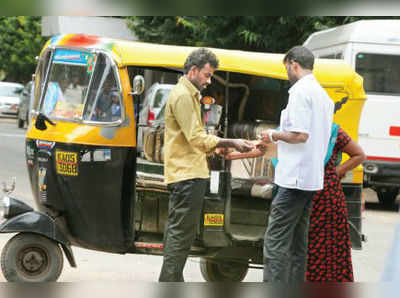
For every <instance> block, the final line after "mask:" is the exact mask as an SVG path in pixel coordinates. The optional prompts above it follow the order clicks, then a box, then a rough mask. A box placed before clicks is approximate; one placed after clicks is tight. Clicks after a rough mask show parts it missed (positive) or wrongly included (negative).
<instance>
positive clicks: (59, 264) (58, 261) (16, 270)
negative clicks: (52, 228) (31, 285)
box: [1, 233, 64, 282]
mask: <svg viewBox="0 0 400 298" xmlns="http://www.w3.org/2000/svg"><path fill="white" fill-rule="evenodd" d="M63 262H64V259H63V254H62V251H61V249H60V247H59V246H58V244H57V243H56V242H55V241H53V240H50V239H48V238H46V237H43V236H41V235H37V234H31V233H20V234H18V235H16V236H14V237H13V238H11V239H10V240H9V241H8V242H7V244H6V246H5V247H4V248H3V250H2V253H1V270H2V271H3V274H4V277H5V278H6V279H7V280H8V281H11V282H49V281H56V280H57V279H58V277H59V276H60V274H61V271H62V269H63Z"/></svg>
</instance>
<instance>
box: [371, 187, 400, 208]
mask: <svg viewBox="0 0 400 298" xmlns="http://www.w3.org/2000/svg"><path fill="white" fill-rule="evenodd" d="M376 194H377V195H378V200H379V202H380V203H381V204H384V205H388V206H390V205H393V204H394V202H395V201H396V197H397V195H398V194H399V189H398V188H383V187H382V188H377V189H376Z"/></svg>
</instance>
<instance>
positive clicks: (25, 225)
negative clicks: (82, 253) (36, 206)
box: [0, 211, 76, 268]
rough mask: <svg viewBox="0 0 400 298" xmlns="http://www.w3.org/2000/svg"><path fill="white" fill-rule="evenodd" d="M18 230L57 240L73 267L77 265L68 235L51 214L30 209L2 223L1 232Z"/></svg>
mask: <svg viewBox="0 0 400 298" xmlns="http://www.w3.org/2000/svg"><path fill="white" fill-rule="evenodd" d="M18 232H28V233H29V232H30V233H35V234H39V235H42V236H45V237H47V238H49V239H52V240H54V241H56V242H57V243H59V244H60V245H61V247H62V248H63V250H64V253H65V256H66V257H67V259H68V262H69V264H70V265H71V267H74V268H75V267H76V261H75V257H74V254H73V252H72V249H71V245H70V243H69V241H68V239H67V237H66V235H65V234H64V233H63V232H61V230H60V228H59V227H58V226H57V225H56V223H55V221H54V219H52V218H51V217H50V216H48V215H46V214H44V213H41V212H37V211H30V212H26V213H22V214H19V215H17V216H14V217H12V218H10V219H8V220H6V221H4V222H2V223H1V224H0V233H18Z"/></svg>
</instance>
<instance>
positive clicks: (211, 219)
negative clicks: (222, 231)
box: [204, 213, 224, 227]
mask: <svg viewBox="0 0 400 298" xmlns="http://www.w3.org/2000/svg"><path fill="white" fill-rule="evenodd" d="M204 225H205V226H218V227H222V226H223V225H224V215H223V214H213V213H206V214H204Z"/></svg>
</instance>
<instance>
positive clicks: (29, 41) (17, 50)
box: [0, 16, 46, 83]
mask: <svg viewBox="0 0 400 298" xmlns="http://www.w3.org/2000/svg"><path fill="white" fill-rule="evenodd" d="M45 41H46V39H45V38H44V37H42V36H41V23H40V17H32V16H15V17H0V45H1V47H0V72H3V73H4V74H5V80H6V81H15V82H21V83H25V82H27V81H29V80H30V79H31V75H32V74H33V73H34V72H35V67H36V60H35V57H36V56H38V55H39V53H40V50H41V49H42V47H43V45H44V43H45Z"/></svg>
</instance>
